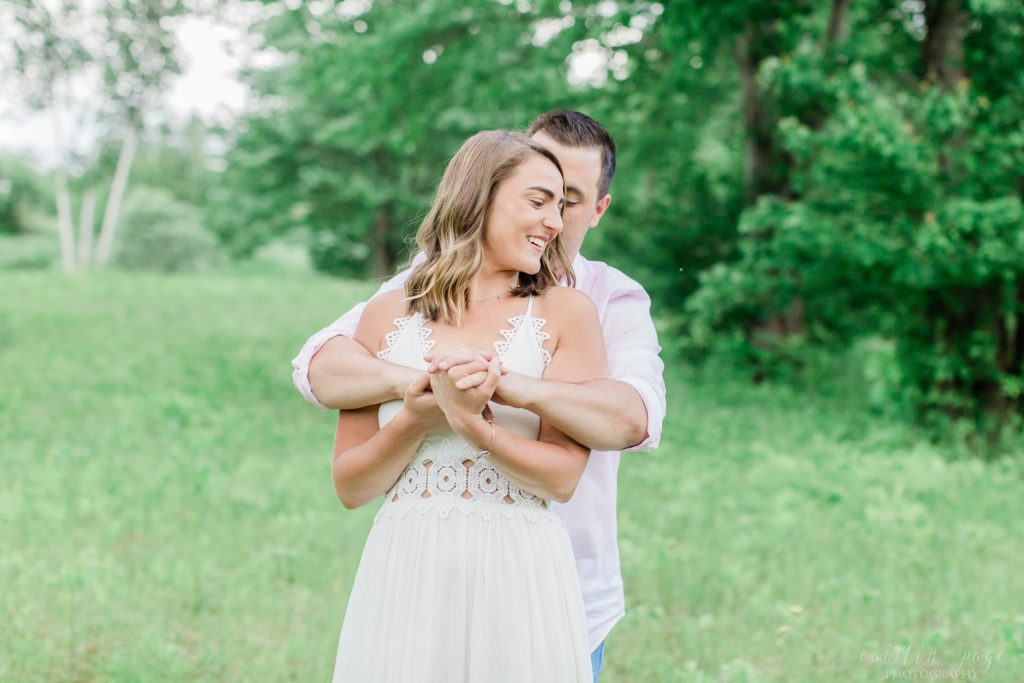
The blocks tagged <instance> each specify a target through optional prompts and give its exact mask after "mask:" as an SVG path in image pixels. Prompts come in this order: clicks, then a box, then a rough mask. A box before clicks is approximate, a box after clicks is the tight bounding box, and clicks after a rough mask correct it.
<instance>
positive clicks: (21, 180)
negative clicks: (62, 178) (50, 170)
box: [0, 157, 53, 235]
mask: <svg viewBox="0 0 1024 683" xmlns="http://www.w3.org/2000/svg"><path fill="white" fill-rule="evenodd" d="M52 207H53V198H52V196H51V195H50V192H49V189H48V188H47V187H46V181H45V179H44V178H43V177H42V176H40V175H39V174H38V173H36V172H35V170H33V169H32V167H31V166H29V165H28V164H27V163H25V162H24V161H22V160H20V159H18V158H16V157H4V158H0V234H13V235H21V234H25V233H27V232H30V231H31V230H32V228H33V227H34V226H33V225H32V223H33V220H32V217H33V214H38V213H40V212H46V211H50V210H51V209H52Z"/></svg>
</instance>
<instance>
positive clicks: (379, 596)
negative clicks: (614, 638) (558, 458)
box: [334, 501, 593, 683]
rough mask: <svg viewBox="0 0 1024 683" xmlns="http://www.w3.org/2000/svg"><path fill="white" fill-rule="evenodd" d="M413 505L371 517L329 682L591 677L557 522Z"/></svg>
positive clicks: (468, 682) (472, 505) (514, 509)
mask: <svg viewBox="0 0 1024 683" xmlns="http://www.w3.org/2000/svg"><path fill="white" fill-rule="evenodd" d="M437 502H438V503H440V501H437ZM422 503H423V504H412V505H402V504H399V505H389V504H385V506H384V508H382V510H381V512H380V513H378V515H377V519H376V520H375V521H374V525H373V528H372V529H371V531H370V535H369V538H368V539H367V541H366V547H365V548H364V550H363V556H362V559H361V560H360V562H359V570H358V572H357V573H356V578H355V583H354V585H353V587H352V594H351V597H350V598H349V603H348V609H347V610H346V612H345V621H344V624H343V626H342V629H341V638H340V641H339V644H338V657H337V661H336V663H335V668H334V683H504V682H506V681H507V682H508V683H513V682H515V683H524V682H533V683H546V682H551V683H572V682H573V681H578V682H579V683H590V682H591V681H592V680H593V674H592V673H591V669H590V651H589V648H588V644H587V629H586V617H585V613H584V608H583V598H582V594H581V592H580V586H579V579H578V577H577V574H576V566H575V563H574V560H573V555H572V547H571V545H570V542H569V536H568V534H567V532H566V531H565V528H564V527H563V526H562V524H561V522H560V521H559V520H558V518H557V517H555V516H554V514H553V513H551V512H550V511H548V510H536V509H532V510H528V509H524V508H521V507H519V506H515V505H503V504H495V503H482V502H476V501H458V504H456V505H454V506H449V507H445V506H442V505H440V504H437V505H430V504H429V503H428V502H427V501H422Z"/></svg>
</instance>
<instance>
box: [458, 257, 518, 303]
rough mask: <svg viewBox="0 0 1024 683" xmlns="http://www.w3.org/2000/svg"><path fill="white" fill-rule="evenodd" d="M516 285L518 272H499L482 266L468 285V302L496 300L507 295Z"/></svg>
mask: <svg viewBox="0 0 1024 683" xmlns="http://www.w3.org/2000/svg"><path fill="white" fill-rule="evenodd" d="M517 284H519V272H518V271H515V270H500V269H496V268H493V267H488V266H487V265H486V264H484V265H482V266H480V270H478V271H477V273H476V275H474V276H473V280H472V281H471V282H470V283H469V301H470V303H473V302H480V301H484V300H489V299H497V298H499V297H502V296H504V295H506V294H508V293H509V292H510V291H511V290H512V289H513V288H514V287H515V286H516V285H517Z"/></svg>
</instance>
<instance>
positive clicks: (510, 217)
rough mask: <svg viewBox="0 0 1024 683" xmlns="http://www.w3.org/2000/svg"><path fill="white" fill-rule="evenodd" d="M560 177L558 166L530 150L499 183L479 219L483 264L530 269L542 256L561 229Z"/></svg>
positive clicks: (562, 196)
mask: <svg viewBox="0 0 1024 683" xmlns="http://www.w3.org/2000/svg"><path fill="white" fill-rule="evenodd" d="M564 205H565V194H564V180H563V179H562V174H561V173H560V172H559V171H558V168H557V167H556V166H555V165H554V164H553V163H552V162H551V160H550V159H547V158H545V157H543V156H541V155H540V154H532V155H530V158H529V159H527V160H526V161H525V162H523V163H522V164H520V165H519V166H518V167H517V168H516V169H515V171H513V172H512V175H510V176H509V177H508V178H506V179H505V180H503V181H502V182H501V184H499V185H498V189H497V191H496V192H495V193H494V200H493V202H492V203H491V208H490V211H489V212H488V216H487V222H486V223H485V224H484V240H483V256H484V263H487V264H490V265H491V266H492V267H496V268H498V269H501V270H516V271H519V272H521V273H528V274H531V275H532V274H535V273H537V272H538V271H539V270H540V266H541V256H543V254H544V251H545V249H546V248H548V246H549V245H550V243H551V242H552V241H553V240H554V239H555V238H556V237H557V236H558V235H559V233H561V232H562V207H563V206H564Z"/></svg>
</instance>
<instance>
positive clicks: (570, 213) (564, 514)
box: [292, 111, 665, 682]
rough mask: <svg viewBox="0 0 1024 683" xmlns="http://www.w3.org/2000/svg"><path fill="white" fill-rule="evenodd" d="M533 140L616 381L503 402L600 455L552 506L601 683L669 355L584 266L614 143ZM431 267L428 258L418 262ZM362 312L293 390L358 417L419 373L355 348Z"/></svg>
mask: <svg viewBox="0 0 1024 683" xmlns="http://www.w3.org/2000/svg"><path fill="white" fill-rule="evenodd" d="M528 134H529V135H530V136H531V137H532V138H533V139H534V140H536V141H537V142H539V143H540V144H542V145H544V146H545V147H547V148H549V149H550V150H551V151H552V152H554V153H555V155H556V156H557V157H558V158H559V160H560V161H561V163H562V167H563V172H564V177H565V184H566V205H565V210H564V213H563V216H562V222H563V225H564V229H563V231H562V234H561V239H562V242H563V244H564V245H565V250H566V253H567V254H568V256H569V258H570V259H573V270H574V272H575V274H576V287H577V288H578V289H580V290H582V291H583V292H585V293H586V294H588V295H589V296H590V298H591V299H592V300H593V301H594V303H595V305H596V306H597V311H598V315H599V317H600V320H601V328H602V333H603V335H604V338H605V344H606V346H607V350H608V368H609V379H607V380H595V381H592V382H586V383H583V384H572V383H567V382H556V381H551V380H543V379H541V380H538V379H532V378H528V377H524V376H521V375H518V374H516V373H508V374H504V375H502V377H501V379H500V380H499V382H498V387H497V389H496V391H495V398H496V399H498V400H501V401H502V402H504V403H507V404H508V405H511V406H514V407H518V408H525V409H527V410H530V411H532V412H534V413H536V414H538V415H539V416H540V417H541V418H542V419H543V420H545V421H546V422H548V423H550V424H551V425H553V426H554V427H556V428H557V429H559V430H560V431H562V432H563V433H565V434H566V435H568V436H570V437H572V438H573V439H575V440H576V441H578V442H579V443H581V444H582V445H584V446H587V447H588V448H590V449H592V453H591V456H590V459H589V461H588V464H587V468H586V470H585V471H584V474H583V477H582V478H581V480H580V482H579V485H578V486H577V488H576V493H575V495H574V496H573V498H572V499H571V500H570V501H569V502H567V503H564V504H558V503H552V505H551V506H552V509H553V510H554V511H555V512H556V513H557V514H558V515H559V517H560V518H561V519H562V520H563V521H564V522H565V525H566V527H567V529H568V531H569V535H570V537H571V539H572V544H573V553H574V555H575V557H576V566H577V570H578V571H579V575H580V585H581V587H582V589H583V599H584V604H585V605H586V610H587V626H588V631H589V636H590V646H591V650H592V653H593V654H592V663H593V668H594V680H595V682H596V681H597V677H598V674H599V673H600V670H601V667H602V663H603V654H604V640H605V638H606V637H607V635H608V633H609V632H610V631H611V629H612V627H613V626H614V625H615V624H616V623H617V622H618V621H619V619H621V618H622V616H623V615H624V614H625V600H624V596H623V589H622V576H621V573H620V569H619V551H618V544H617V541H616V517H615V506H616V489H617V487H616V475H617V473H618V466H619V453H618V452H617V451H619V450H646V449H649V448H655V447H657V445H658V441H659V439H660V436H661V423H662V421H663V419H664V416H665V385H664V381H663V380H662V371H663V369H664V365H663V363H662V362H661V359H660V358H659V357H658V353H659V351H660V350H661V348H660V346H659V345H658V338H657V333H656V332H655V330H654V324H653V322H652V321H651V316H650V298H649V297H648V296H647V293H646V292H645V291H644V290H643V288H642V287H641V286H640V285H639V284H637V283H636V282H634V281H633V280H630V279H629V278H628V277H626V276H625V275H623V274H622V273H620V272H619V271H618V270H616V269H614V268H611V267H610V266H607V265H606V264H604V263H599V262H591V261H587V260H586V259H584V258H583V257H582V256H579V250H580V247H581V246H582V244H583V240H584V238H585V237H586V235H587V232H588V231H589V230H591V229H592V228H596V227H597V225H598V223H600V221H601V217H602V216H603V215H604V213H605V211H607V210H608V205H609V204H610V203H611V195H609V194H608V188H609V186H610V185H611V181H612V177H613V175H614V173H615V144H614V142H613V141H612V139H611V136H609V135H608V132H607V131H606V130H605V129H604V128H603V127H602V126H601V125H600V124H599V123H597V122H596V121H594V120H593V119H591V118H590V117H588V116H586V115H585V114H581V113H579V112H573V111H552V112H548V113H546V114H543V115H542V116H540V117H538V118H537V119H536V120H535V121H534V122H533V123H532V124H531V125H530V128H529V130H528ZM422 258H423V255H422V254H420V255H419V256H417V259H416V260H414V261H413V263H414V264H416V263H418V261H419V260H421V259H422ZM409 272H410V271H409V270H406V271H404V272H402V273H399V274H398V275H396V276H395V277H394V278H392V279H391V280H389V281H388V282H386V283H385V284H384V285H383V286H382V287H381V289H380V291H379V292H378V293H381V292H385V291H390V290H393V289H397V288H400V287H403V286H404V284H405V280H406V279H407V278H408V275H409ZM364 306H365V304H359V305H357V306H356V307H355V308H353V309H352V310H351V311H349V312H348V313H346V314H345V315H344V316H342V317H341V318H339V319H338V320H337V321H336V322H334V323H333V324H332V325H331V326H329V327H327V328H325V329H323V330H321V331H320V332H318V333H316V334H315V335H313V336H312V337H311V338H310V339H309V341H307V342H306V344H305V346H303V347H302V350H301V351H300V352H299V355H298V356H297V357H296V358H295V360H294V361H292V367H293V369H294V372H293V380H294V382H295V385H296V387H297V388H298V389H299V391H300V392H301V393H302V395H303V396H304V397H305V398H306V399H307V400H308V401H310V402H312V403H314V404H316V405H318V406H320V407H321V408H325V409H339V410H351V409H356V408H362V407H365V406H368V405H374V404H377V403H382V402H384V401H389V400H393V399H401V398H402V397H403V396H404V394H405V388H406V386H408V384H409V383H410V382H411V381H412V380H414V379H416V377H417V376H419V375H420V374H421V373H420V372H418V371H416V370H413V369H412V368H407V367H403V366H398V365H394V364H391V363H387V362H385V361H382V360H380V359H378V358H376V357H375V356H373V355H372V354H370V353H369V352H368V351H367V350H366V349H365V348H363V347H362V346H361V345H359V344H358V343H356V342H355V341H353V340H352V336H353V334H354V333H355V329H356V325H357V323H358V320H359V316H360V314H361V312H362V310H363V307H364ZM489 355H490V353H489V352H480V353H479V354H478V353H470V352H466V351H456V352H454V353H453V354H452V355H450V356H448V357H444V358H439V357H435V358H432V363H431V369H440V370H442V371H447V372H449V373H450V374H451V375H452V377H453V379H456V378H458V379H462V380H466V381H468V382H470V383H472V382H473V381H474V380H473V377H474V376H477V375H479V370H480V368H481V367H482V365H483V364H482V361H481V357H482V356H489ZM456 373H458V375H457V376H456ZM467 378H468V379H467ZM463 386H465V385H463ZM356 387H359V388H358V389H356Z"/></svg>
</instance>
